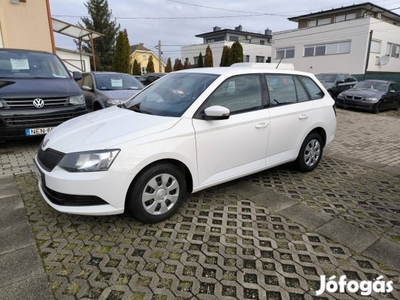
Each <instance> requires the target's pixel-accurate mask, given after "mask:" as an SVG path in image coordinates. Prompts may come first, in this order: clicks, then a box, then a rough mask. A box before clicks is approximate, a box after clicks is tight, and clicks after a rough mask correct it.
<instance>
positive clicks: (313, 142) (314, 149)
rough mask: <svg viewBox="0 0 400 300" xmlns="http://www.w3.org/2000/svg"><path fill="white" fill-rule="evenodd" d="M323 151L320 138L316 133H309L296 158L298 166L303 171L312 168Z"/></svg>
mask: <svg viewBox="0 0 400 300" xmlns="http://www.w3.org/2000/svg"><path fill="white" fill-rule="evenodd" d="M322 152H323V146H322V138H321V136H320V135H319V134H317V133H311V134H309V135H308V136H307V137H306V138H305V140H304V142H303V144H302V145H301V148H300V152H299V156H298V157H297V159H296V164H297V166H298V168H299V169H300V170H301V171H303V172H310V171H312V170H314V169H315V168H316V167H317V166H318V164H319V162H320V161H321V157H322Z"/></svg>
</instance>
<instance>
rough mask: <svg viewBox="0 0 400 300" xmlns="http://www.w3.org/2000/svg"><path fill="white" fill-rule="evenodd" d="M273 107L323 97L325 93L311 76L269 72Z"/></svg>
mask: <svg viewBox="0 0 400 300" xmlns="http://www.w3.org/2000/svg"><path fill="white" fill-rule="evenodd" d="M265 79H266V82H267V87H268V92H269V100H270V105H271V107H274V106H281V105H287V104H294V103H299V102H304V101H309V100H316V99H320V98H322V97H323V95H324V93H323V92H322V91H321V89H320V88H319V87H318V85H317V84H316V83H315V82H314V81H313V80H312V79H311V78H309V77H306V76H293V75H286V74H267V75H265Z"/></svg>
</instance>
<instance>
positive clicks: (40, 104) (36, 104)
mask: <svg viewBox="0 0 400 300" xmlns="http://www.w3.org/2000/svg"><path fill="white" fill-rule="evenodd" d="M33 106H34V107H36V108H42V107H43V106H44V101H43V99H40V98H36V99H35V100H33Z"/></svg>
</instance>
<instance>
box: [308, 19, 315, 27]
mask: <svg viewBox="0 0 400 300" xmlns="http://www.w3.org/2000/svg"><path fill="white" fill-rule="evenodd" d="M315 26H317V20H311V21H308V27H315Z"/></svg>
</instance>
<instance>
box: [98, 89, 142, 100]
mask: <svg viewBox="0 0 400 300" xmlns="http://www.w3.org/2000/svg"><path fill="white" fill-rule="evenodd" d="M139 91H140V90H110V91H101V92H102V93H103V95H104V96H106V97H107V98H109V99H114V100H128V99H129V98H130V97H132V96H133V95H135V94H137V93H138V92H139Z"/></svg>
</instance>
